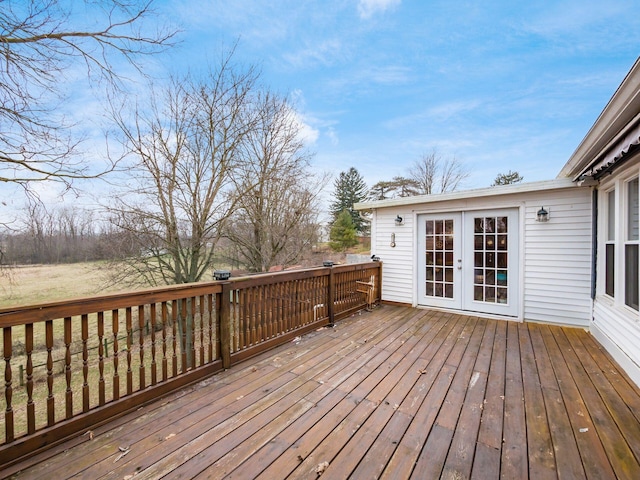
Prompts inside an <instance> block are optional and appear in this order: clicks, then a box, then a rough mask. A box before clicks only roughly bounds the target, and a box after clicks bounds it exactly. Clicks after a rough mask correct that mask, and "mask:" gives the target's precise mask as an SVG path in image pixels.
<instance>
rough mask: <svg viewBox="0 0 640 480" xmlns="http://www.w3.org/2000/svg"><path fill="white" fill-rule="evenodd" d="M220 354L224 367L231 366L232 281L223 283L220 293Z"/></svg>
mask: <svg viewBox="0 0 640 480" xmlns="http://www.w3.org/2000/svg"><path fill="white" fill-rule="evenodd" d="M220 298H221V301H220V304H221V305H220V317H219V322H220V356H221V357H222V368H225V369H227V368H229V367H230V366H231V282H224V283H223V284H222V294H221V295H220Z"/></svg>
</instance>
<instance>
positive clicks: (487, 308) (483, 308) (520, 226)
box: [413, 203, 525, 321]
mask: <svg viewBox="0 0 640 480" xmlns="http://www.w3.org/2000/svg"><path fill="white" fill-rule="evenodd" d="M523 210H524V204H523V203H520V204H516V205H514V204H507V205H504V204H503V205H491V206H489V205H485V206H483V207H478V208H474V209H463V208H447V209H439V210H429V211H422V210H420V211H415V210H414V212H413V217H414V225H416V229H415V232H414V242H415V243H414V245H415V249H414V265H415V269H414V272H415V277H414V305H415V306H417V307H429V308H442V309H445V310H455V311H460V312H470V313H479V314H482V315H483V316H487V317H497V318H506V319H510V320H516V321H522V319H523V309H524V288H523V281H524V273H523V272H524V243H525V242H524V233H525V227H524V224H525V219H524V218H523ZM505 212H511V214H512V215H515V223H516V225H510V226H509V231H510V232H513V233H515V234H516V235H517V238H516V239H515V240H512V242H514V243H510V244H509V251H512V249H514V246H515V250H516V258H511V257H510V259H509V265H510V266H511V267H513V269H512V271H510V272H509V288H510V293H509V295H510V298H511V299H513V300H514V302H515V304H513V305H510V307H512V308H491V307H492V306H493V305H492V304H488V303H484V302H483V303H482V304H480V306H479V307H478V308H475V306H477V305H478V302H473V301H472V297H473V293H470V295H471V300H469V299H468V298H467V299H466V298H465V297H467V296H468V292H469V291H471V292H472V290H473V272H474V267H473V252H472V249H473V243H472V242H473V238H471V240H469V239H468V238H465V235H466V236H467V237H468V236H469V232H467V231H466V230H467V228H466V226H467V219H468V218H469V217H470V216H474V215H476V216H477V215H486V216H491V215H492V214H494V215H497V214H501V215H502V216H504V213H505ZM456 214H458V215H460V219H461V220H460V224H461V226H460V228H461V229H462V235H463V237H462V239H461V242H460V243H461V247H460V248H461V249H462V252H461V253H460V254H459V255H460V256H462V264H463V269H462V272H463V273H462V275H463V277H462V279H461V283H462V297H461V302H460V305H459V306H458V305H456V304H454V302H438V301H436V302H431V301H430V302H428V303H424V300H423V298H424V296H422V295H421V293H420V289H421V288H422V285H421V279H424V275H423V274H422V275H421V270H422V269H423V268H424V266H422V263H423V262H424V258H423V257H422V256H421V254H420V245H421V242H422V244H424V241H423V240H421V239H420V231H421V229H422V228H423V227H421V226H420V222H421V220H422V219H423V218H427V217H431V218H435V217H441V218H444V217H445V216H452V215H456ZM510 218H511V217H510ZM513 222H514V220H513V219H512V220H510V223H511V224H513ZM469 279H470V280H469ZM431 298H432V297H430V300H431ZM447 303H448V304H447ZM498 307H501V305H500V306H498Z"/></svg>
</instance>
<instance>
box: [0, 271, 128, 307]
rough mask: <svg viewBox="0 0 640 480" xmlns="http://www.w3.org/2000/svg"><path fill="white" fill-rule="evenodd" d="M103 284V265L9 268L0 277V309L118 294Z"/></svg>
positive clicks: (113, 288)
mask: <svg viewBox="0 0 640 480" xmlns="http://www.w3.org/2000/svg"><path fill="white" fill-rule="evenodd" d="M105 284H106V277H105V272H104V264H102V263H99V262H86V263H74V264H66V265H29V266H21V267H12V268H10V269H9V270H7V271H6V272H4V273H3V274H1V276H0V308H5V307H9V306H14V305H30V304H34V303H43V302H53V301H57V300H64V299H69V298H77V297H86V296H92V295H97V294H100V293H109V291H116V290H117V288H115V287H112V289H111V290H109V289H108V288H105ZM120 289H122V288H120Z"/></svg>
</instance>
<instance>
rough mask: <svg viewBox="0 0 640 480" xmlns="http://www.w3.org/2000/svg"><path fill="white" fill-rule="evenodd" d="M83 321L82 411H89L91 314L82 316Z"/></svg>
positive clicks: (81, 320)
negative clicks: (88, 343) (88, 345)
mask: <svg viewBox="0 0 640 480" xmlns="http://www.w3.org/2000/svg"><path fill="white" fill-rule="evenodd" d="M80 322H81V323H82V328H81V329H82V411H83V412H88V411H89V349H88V347H87V342H88V341H89V315H87V314H86V313H84V314H82V316H81V317H80Z"/></svg>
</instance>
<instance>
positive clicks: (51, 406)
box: [45, 320, 56, 427]
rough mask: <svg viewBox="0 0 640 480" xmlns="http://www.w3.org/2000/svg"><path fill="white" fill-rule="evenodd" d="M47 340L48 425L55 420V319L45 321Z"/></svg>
mask: <svg viewBox="0 0 640 480" xmlns="http://www.w3.org/2000/svg"><path fill="white" fill-rule="evenodd" d="M45 341H46V344H47V426H49V427H51V426H53V424H54V423H56V421H55V398H54V396H53V320H47V321H46V322H45Z"/></svg>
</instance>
